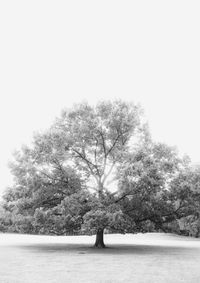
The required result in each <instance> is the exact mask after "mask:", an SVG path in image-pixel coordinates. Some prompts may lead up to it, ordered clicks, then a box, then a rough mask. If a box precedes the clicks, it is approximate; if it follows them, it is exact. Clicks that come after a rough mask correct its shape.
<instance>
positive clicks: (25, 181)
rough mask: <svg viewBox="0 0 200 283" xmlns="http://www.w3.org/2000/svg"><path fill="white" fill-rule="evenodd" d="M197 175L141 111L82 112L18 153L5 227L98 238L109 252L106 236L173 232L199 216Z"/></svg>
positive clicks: (66, 114)
mask: <svg viewBox="0 0 200 283" xmlns="http://www.w3.org/2000/svg"><path fill="white" fill-rule="evenodd" d="M189 168H190V165H189V161H188V160H187V159H184V158H180V157H179V156H178V153H177V152H176V150H175V149H174V148H172V147H169V146H167V145H165V144H156V143H154V142H153V141H152V140H151V137H150V134H149V130H148V126H147V124H146V123H145V122H144V119H143V116H142V110H141V108H140V106H138V105H134V104H133V103H126V102H123V101H120V100H118V101H114V102H109V101H102V102H99V103H98V104H97V105H96V106H94V107H92V106H90V105H89V104H87V103H82V104H77V105H75V106H74V107H73V108H71V109H66V110H63V111H62V113H61V116H60V117H59V118H57V119H56V120H55V122H54V123H53V125H52V126H51V127H50V128H49V129H48V130H46V131H45V132H43V133H38V134H36V135H35V136H34V138H33V142H32V145H31V146H23V147H22V148H21V150H19V151H17V152H16V153H15V155H14V161H13V162H12V163H11V164H10V169H11V172H12V174H13V176H14V183H13V186H12V187H10V188H8V189H7V190H6V192H5V194H4V202H3V208H4V214H5V213H6V217H4V222H3V220H2V221H1V226H2V227H6V225H7V227H8V226H9V227H11V229H13V231H16V232H24V233H44V234H49V233H50V234H56V235H61V234H70V233H74V234H75V233H89V234H94V233H95V234H96V235H97V237H96V243H95V246H96V247H104V243H103V233H104V231H105V230H107V231H108V232H113V231H114V232H115V231H118V232H121V233H126V232H131V233H135V232H138V231H143V232H145V231H153V230H158V229H162V230H167V229H168V230H169V229H170V226H169V223H172V222H175V221H178V220H179V219H183V218H184V217H185V218H187V217H188V216H190V215H194V214H195V213H196V210H195V212H194V207H193V203H194V199H195V204H196V205H195V207H196V208H197V207H198V209H199V206H198V197H199V190H198V188H199V180H200V179H199V178H200V174H199V171H198V172H197V171H195V172H194V170H193V171H191V170H190V169H189ZM5 218H6V219H7V222H6V221H5ZM2 219H3V218H2ZM8 219H9V221H8ZM2 223H3V224H2ZM1 226H0V227H1ZM5 229H6V228H5ZM2 230H3V229H2Z"/></svg>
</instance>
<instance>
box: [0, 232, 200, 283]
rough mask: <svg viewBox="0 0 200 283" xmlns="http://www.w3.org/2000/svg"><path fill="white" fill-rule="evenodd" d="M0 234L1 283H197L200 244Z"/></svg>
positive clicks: (141, 237)
mask: <svg viewBox="0 0 200 283" xmlns="http://www.w3.org/2000/svg"><path fill="white" fill-rule="evenodd" d="M94 240H95V239H94V236H78V237H77V236H76V237H75V236H74V237H51V236H30V235H13V234H0V283H38V282H39V283H47V282H48V283H68V282H69V283H71V282H72V283H79V282H85V283H90V282H91V283H96V282H98V283H100V282H102V283H104V282H105V283H111V282H113V283H118V282H126V283H127V282H134V283H165V282H167V283H179V282H185V283H199V282H200V240H199V239H192V238H186V237H180V236H176V235H170V234H158V233H149V234H136V235H105V244H106V245H107V246H108V247H109V248H107V249H103V250H99V249H93V248H92V245H93V243H94Z"/></svg>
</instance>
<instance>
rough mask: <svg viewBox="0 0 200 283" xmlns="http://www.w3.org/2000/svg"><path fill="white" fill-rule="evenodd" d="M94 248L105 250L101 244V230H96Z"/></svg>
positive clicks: (102, 243)
mask: <svg viewBox="0 0 200 283" xmlns="http://www.w3.org/2000/svg"><path fill="white" fill-rule="evenodd" d="M94 247H95V248H105V247H106V246H105V245H104V242H103V229H98V231H97V234H96V242H95V244H94Z"/></svg>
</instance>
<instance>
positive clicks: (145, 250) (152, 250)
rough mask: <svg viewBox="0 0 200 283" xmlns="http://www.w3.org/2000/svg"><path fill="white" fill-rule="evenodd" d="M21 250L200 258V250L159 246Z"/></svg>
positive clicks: (56, 246) (32, 246) (43, 246)
mask: <svg viewBox="0 0 200 283" xmlns="http://www.w3.org/2000/svg"><path fill="white" fill-rule="evenodd" d="M17 247H18V248H20V249H23V250H27V251H31V252H36V253H70V254H77V253H78V254H105V255H114V254H117V255H126V254H133V255H134V254H135V255H148V254H161V255H166V254H168V255H170V254H172V255H173V254H182V253H183V254H186V253H188V254H190V253H193V254H194V252H196V253H197V254H199V256H200V248H197V247H183V246H161V245H160V246H159V245H134V244H133V245H120V244H118V245H117V244H116V245H109V246H107V247H106V248H105V249H98V248H94V247H92V246H88V245H86V244H55V243H54V244H53V243H52V244H51V243H48V244H30V245H24V246H23V245H21V246H17Z"/></svg>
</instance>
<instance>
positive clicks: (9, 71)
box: [0, 0, 200, 193]
mask: <svg viewBox="0 0 200 283" xmlns="http://www.w3.org/2000/svg"><path fill="white" fill-rule="evenodd" d="M199 15H200V2H199V1H184V0H181V1H176V0H172V1H170V0H168V1H161V0H158V1H154V0H151V1H149V0H147V1H133V0H131V1H128V0H126V1H123V0H121V1H117V0H114V1H109V0H106V1H104V0H101V1H94V0H91V1H87V0H84V1H83V0H81V1H78V0H77V1H67V0H65V1H51V0H48V1H44V0H39V1H38V0H34V1H27V0H25V1H20V0H18V1H15V0H14V1H11V0H10V1H1V2H0V41H1V43H0V96H1V101H0V130H1V144H0V193H1V192H2V191H3V189H4V188H5V186H7V185H9V183H10V180H11V177H10V174H9V170H8V168H7V162H8V160H9V159H10V158H11V154H12V151H13V150H14V149H15V148H19V147H20V146H21V144H23V143H25V144H26V143H29V142H30V140H31V137H32V135H33V132H35V131H39V130H42V129H45V128H47V127H48V126H49V125H50V124H51V123H52V121H53V120H54V118H55V117H56V116H58V115H59V113H60V110H61V109H62V108H63V107H65V106H67V107H68V106H71V105H72V104H73V103H74V102H81V101H83V100H88V101H89V102H91V103H95V102H96V101H98V100H99V99H114V98H122V99H125V100H128V101H135V102H140V103H141V105H142V106H143V108H144V110H145V113H146V117H147V119H148V121H149V124H150V129H151V133H152V136H153V138H154V140H156V141H164V142H166V143H168V144H170V145H176V146H177V147H178V149H179V151H180V152H181V153H187V154H188V155H189V156H190V157H191V159H192V161H193V162H200V134H199V122H200V110H199V109H200V103H199V102H200V98H199V96H200V17H199Z"/></svg>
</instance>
